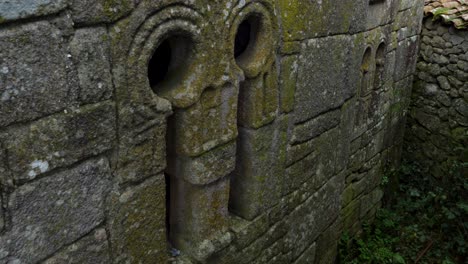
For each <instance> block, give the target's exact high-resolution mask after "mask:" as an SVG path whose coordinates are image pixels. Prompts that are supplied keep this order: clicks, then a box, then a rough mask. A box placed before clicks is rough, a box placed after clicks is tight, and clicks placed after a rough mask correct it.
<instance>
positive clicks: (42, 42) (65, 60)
mask: <svg viewBox="0 0 468 264" xmlns="http://www.w3.org/2000/svg"><path fill="white" fill-rule="evenodd" d="M36 2H37V1H36ZM47 2H48V1H47ZM0 46H1V47H2V49H1V50H0V58H1V59H0V101H1V104H0V113H2V114H1V115H0V126H6V125H9V124H11V123H15V122H24V121H29V120H32V119H36V118H38V117H42V116H44V115H48V114H52V113H55V112H58V111H60V110H62V109H64V108H65V107H70V106H72V105H73V104H75V102H76V99H77V94H78V84H77V80H76V78H75V77H74V75H73V74H75V71H74V70H73V64H72V60H71V59H70V58H71V55H70V54H68V53H67V50H66V43H65V40H64V39H63V36H62V33H61V31H60V30H59V29H58V28H56V27H55V26H53V25H52V24H51V23H49V22H46V21H41V22H36V23H30V24H25V25H22V26H19V27H13V28H9V29H5V30H2V31H1V32H0Z"/></svg>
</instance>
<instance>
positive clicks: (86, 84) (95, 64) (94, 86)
mask: <svg viewBox="0 0 468 264" xmlns="http://www.w3.org/2000/svg"><path fill="white" fill-rule="evenodd" d="M70 48H71V55H72V59H73V61H74V62H75V64H76V65H77V70H78V79H79V84H80V95H79V100H80V103H95V102H99V101H103V100H106V99H109V98H110V97H111V96H112V89H113V88H112V76H111V72H110V71H111V68H110V58H109V52H110V51H109V38H108V36H107V31H106V29H105V28H104V27H96V28H86V29H79V30H77V31H76V32H75V36H74V37H73V40H72V41H71V43H70Z"/></svg>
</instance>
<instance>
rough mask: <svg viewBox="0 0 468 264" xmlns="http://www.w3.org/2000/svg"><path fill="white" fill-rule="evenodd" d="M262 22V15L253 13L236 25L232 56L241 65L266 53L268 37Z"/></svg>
mask: <svg viewBox="0 0 468 264" xmlns="http://www.w3.org/2000/svg"><path fill="white" fill-rule="evenodd" d="M264 23H265V21H263V17H262V15H261V14H257V13H255V14H251V15H249V16H248V17H246V18H245V19H244V20H243V21H242V22H241V23H240V24H239V26H238V27H237V32H236V38H235V42H234V56H235V58H236V62H237V64H238V65H240V66H241V67H247V65H249V64H250V63H252V62H254V61H259V60H261V59H262V57H261V56H263V55H265V54H267V53H268V52H266V51H265V49H266V47H267V46H268V43H267V42H269V39H268V35H267V32H266V31H265V30H264V28H265V25H264Z"/></svg>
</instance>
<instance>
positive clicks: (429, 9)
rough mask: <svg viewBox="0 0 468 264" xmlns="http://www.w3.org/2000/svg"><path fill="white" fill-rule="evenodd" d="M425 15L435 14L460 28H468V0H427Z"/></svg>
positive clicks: (434, 16)
mask: <svg viewBox="0 0 468 264" xmlns="http://www.w3.org/2000/svg"><path fill="white" fill-rule="evenodd" d="M424 15H425V16H431V15H432V16H433V19H434V20H437V19H441V20H442V21H443V22H444V23H447V24H452V25H454V26H455V27H456V28H458V29H467V28H468V0H425V7H424Z"/></svg>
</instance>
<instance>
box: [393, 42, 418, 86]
mask: <svg viewBox="0 0 468 264" xmlns="http://www.w3.org/2000/svg"><path fill="white" fill-rule="evenodd" d="M418 38H419V37H418V36H413V37H411V38H409V39H406V40H404V41H400V42H399V43H398V47H397V50H396V64H395V71H394V75H393V76H394V77H393V78H394V80H395V81H400V80H402V79H404V78H405V77H408V76H410V75H411V74H412V73H413V72H414V70H415V68H416V61H417V53H418V50H419V48H418V43H419V42H418Z"/></svg>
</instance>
